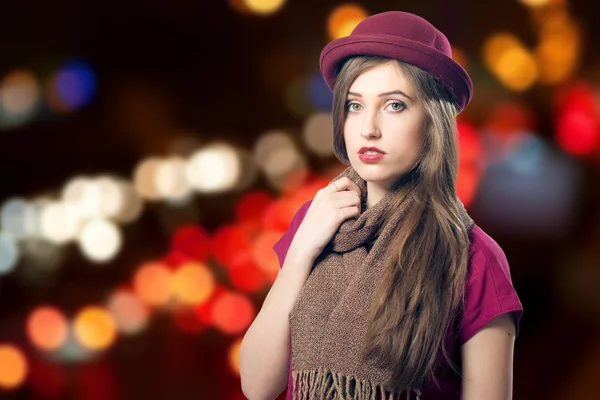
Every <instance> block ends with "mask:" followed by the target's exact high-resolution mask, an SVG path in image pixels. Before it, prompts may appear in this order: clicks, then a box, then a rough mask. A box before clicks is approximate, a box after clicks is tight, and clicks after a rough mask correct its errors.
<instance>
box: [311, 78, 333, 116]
mask: <svg viewBox="0 0 600 400" xmlns="http://www.w3.org/2000/svg"><path fill="white" fill-rule="evenodd" d="M306 97H308V100H309V101H310V104H311V105H312V106H313V107H314V108H316V109H317V110H319V111H331V108H332V103H333V93H332V92H331V90H329V88H328V87H327V84H326V83H325V81H324V80H323V77H322V76H321V74H319V73H316V74H313V75H311V76H310V77H309V79H308V82H307V85H306Z"/></svg>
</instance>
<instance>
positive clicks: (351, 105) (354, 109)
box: [346, 101, 362, 112]
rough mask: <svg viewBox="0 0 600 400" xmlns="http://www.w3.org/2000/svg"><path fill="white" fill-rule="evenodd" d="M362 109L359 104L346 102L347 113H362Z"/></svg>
mask: <svg viewBox="0 0 600 400" xmlns="http://www.w3.org/2000/svg"><path fill="white" fill-rule="evenodd" d="M361 108H362V106H361V105H360V104H358V103H353V102H350V101H348V102H346V111H350V112H357V111H360V109H361Z"/></svg>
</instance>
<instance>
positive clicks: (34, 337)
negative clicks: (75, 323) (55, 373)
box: [27, 306, 68, 351]
mask: <svg viewBox="0 0 600 400" xmlns="http://www.w3.org/2000/svg"><path fill="white" fill-rule="evenodd" d="M67 331H68V327H67V319H66V318H65V316H64V315H63V313H61V312H60V311H59V310H58V309H56V308H54V307H49V306H43V307H38V308H37V309H36V310H34V311H33V312H32V313H31V314H30V315H29V317H28V318H27V335H28V336H29V340H31V342H32V343H33V344H34V345H35V346H36V347H37V348H39V349H41V350H45V351H53V350H57V349H59V348H60V347H61V346H62V345H63V344H64V343H65V341H66V339H67Z"/></svg>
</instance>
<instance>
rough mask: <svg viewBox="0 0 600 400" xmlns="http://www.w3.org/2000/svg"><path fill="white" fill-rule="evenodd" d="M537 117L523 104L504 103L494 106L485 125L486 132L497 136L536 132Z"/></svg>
mask: <svg viewBox="0 0 600 400" xmlns="http://www.w3.org/2000/svg"><path fill="white" fill-rule="evenodd" d="M536 124H537V123H536V121H535V116H534V114H533V112H532V111H531V109H529V108H528V107H527V106H526V105H525V104H521V103H515V102H513V103H502V104H498V105H496V106H494V107H493V108H492V110H491V112H490V115H489V116H488V119H487V121H486V123H485V128H484V129H485V130H486V131H489V132H493V133H495V134H507V135H508V134H512V133H518V132H524V131H527V132H531V131H535V130H536Z"/></svg>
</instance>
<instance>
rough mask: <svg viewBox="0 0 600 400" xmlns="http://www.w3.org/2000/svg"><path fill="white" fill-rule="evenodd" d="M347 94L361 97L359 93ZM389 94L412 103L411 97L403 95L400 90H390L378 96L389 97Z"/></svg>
mask: <svg viewBox="0 0 600 400" xmlns="http://www.w3.org/2000/svg"><path fill="white" fill-rule="evenodd" d="M348 94H349V95H351V96H356V97H362V95H361V94H360V93H354V92H348ZM391 94H399V95H401V96H404V97H406V98H407V99H409V100H410V101H412V99H411V97H410V96H409V95H407V94H406V93H404V92H403V91H402V90H392V91H391V92H385V93H380V94H379V95H378V96H379V97H384V96H389V95H391Z"/></svg>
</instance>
